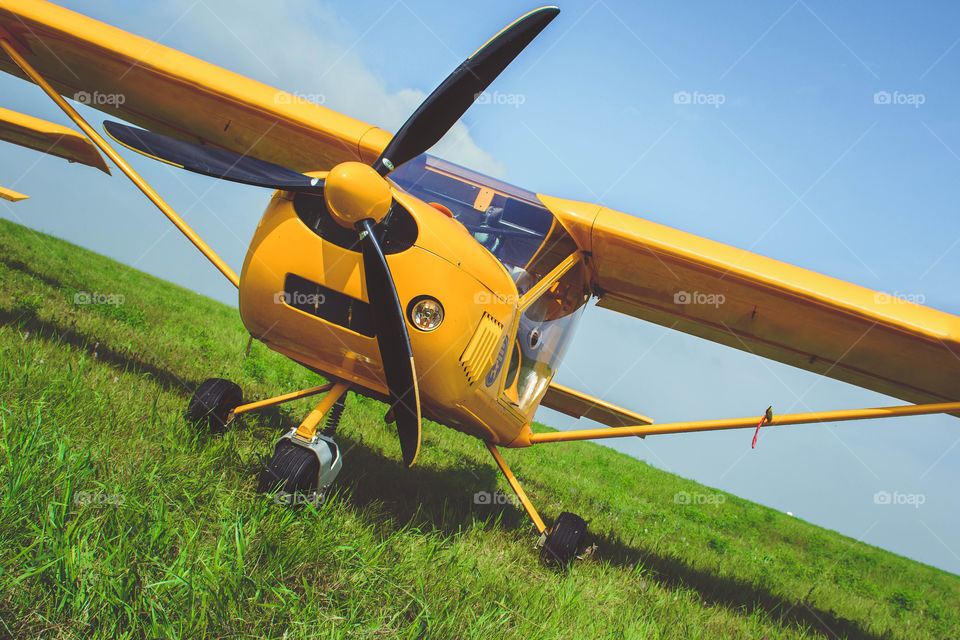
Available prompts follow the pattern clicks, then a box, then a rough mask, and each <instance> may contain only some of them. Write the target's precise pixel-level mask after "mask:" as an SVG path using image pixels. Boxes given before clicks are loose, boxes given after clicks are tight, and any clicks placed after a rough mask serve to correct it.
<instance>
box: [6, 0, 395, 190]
mask: <svg viewBox="0 0 960 640" xmlns="http://www.w3.org/2000/svg"><path fill="white" fill-rule="evenodd" d="M3 32H6V36H4V35H3ZM0 37H6V38H7V39H9V40H11V41H12V43H13V44H14V46H16V47H17V48H18V49H19V50H20V52H21V54H22V55H23V56H24V57H25V58H26V60H27V62H29V63H30V64H31V65H33V66H34V67H35V68H36V69H37V70H38V71H39V72H40V74H41V75H43V76H44V77H45V78H46V79H47V80H48V81H49V82H50V83H51V84H52V85H53V86H54V88H56V90H57V91H59V92H60V93H61V94H62V95H64V96H66V97H68V98H73V99H74V100H77V101H79V102H84V103H86V104H88V105H89V106H92V107H95V108H97V109H99V110H101V111H104V112H106V113H110V114H112V115H115V116H117V117H119V118H122V119H124V120H127V121H128V122H132V123H133V124H136V125H139V126H141V127H144V128H146V129H150V130H151V131H156V132H158V133H164V134H167V135H171V136H174V137H178V138H181V139H183V140H189V141H193V142H202V143H205V144H211V145H214V146H218V147H221V148H224V149H229V150H231V151H235V152H237V153H242V154H246V155H251V156H254V157H257V158H261V159H263V160H267V161H269V162H274V163H276V164H280V165H283V166H286V167H289V168H291V169H294V170H296V171H309V170H326V169H329V168H330V167H332V166H334V165H335V164H338V163H340V162H343V161H347V160H361V161H363V162H366V163H371V162H373V161H374V160H375V159H376V158H377V156H378V155H379V154H380V151H382V150H383V148H384V147H385V146H386V144H387V142H389V140H390V134H389V133H387V132H385V131H383V130H381V129H378V128H376V127H373V126H371V125H368V124H365V123H363V122H360V121H359V120H355V119H353V118H349V117H347V116H344V115H341V114H339V113H337V112H335V111H331V110H330V109H326V108H324V107H321V106H319V105H316V104H313V103H311V102H307V101H305V100H303V99H300V98H298V97H297V96H293V95H291V94H289V93H287V92H285V91H279V90H277V89H274V88H272V87H269V86H267V85H265V84H261V83H259V82H256V81H254V80H250V79H249V78H245V77H244V76H241V75H238V74H236V73H232V72H230V71H227V70H225V69H222V68H220V67H217V66H215V65H212V64H209V63H207V62H204V61H202V60H198V59H197V58H194V57H191V56H188V55H186V54H184V53H181V52H179V51H176V50H174V49H170V48H168V47H165V46H163V45H160V44H157V43H155V42H152V41H150V40H147V39H145V38H141V37H139V36H135V35H133V34H130V33H127V32H126V31H123V30H121V29H117V28H115V27H111V26H110V25H107V24H104V23H102V22H98V21H96V20H93V19H92V18H88V17H86V16H83V15H81V14H78V13H75V12H73V11H69V10H68V9H64V8H63V7H59V6H57V5H54V4H50V3H48V2H42V1H40V0H4V2H3V3H0ZM0 69H2V70H3V71H6V72H7V73H11V74H14V75H17V76H20V77H24V75H23V73H22V72H21V71H20V69H19V68H18V67H17V66H16V65H15V64H14V63H13V61H11V60H10V59H9V58H8V57H7V56H5V55H3V54H2V53H0Z"/></svg>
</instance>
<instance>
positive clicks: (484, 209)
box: [390, 155, 590, 418]
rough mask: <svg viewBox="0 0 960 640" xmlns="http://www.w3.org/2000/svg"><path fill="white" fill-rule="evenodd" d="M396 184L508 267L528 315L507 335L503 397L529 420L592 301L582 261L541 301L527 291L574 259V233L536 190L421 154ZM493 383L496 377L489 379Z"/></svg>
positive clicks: (401, 170)
mask: <svg viewBox="0 0 960 640" xmlns="http://www.w3.org/2000/svg"><path fill="white" fill-rule="evenodd" d="M390 180H392V181H393V182H394V183H395V184H396V185H397V186H398V187H400V188H401V189H403V190H404V191H407V192H408V193H410V194H411V195H413V196H415V197H417V198H419V199H420V200H423V201H424V202H427V203H431V204H435V205H441V208H446V209H448V210H449V211H450V213H451V215H452V216H453V217H454V218H455V219H456V220H457V221H458V222H460V223H461V224H462V225H463V226H464V227H465V228H466V230H467V231H468V232H469V233H470V234H471V235H472V236H473V237H474V239H475V240H476V241H477V242H478V243H480V244H481V245H483V247H485V248H486V249H487V250H488V251H489V252H490V253H491V254H493V255H494V257H496V258H497V260H499V261H500V263H501V264H502V265H503V266H504V267H505V268H506V270H507V271H508V272H509V273H510V275H511V277H512V278H513V281H514V283H515V284H516V286H517V293H518V295H519V296H520V298H519V302H520V305H521V306H522V307H524V312H523V314H522V316H521V317H520V319H519V322H518V325H517V327H516V333H515V334H511V335H510V336H507V337H506V338H505V344H504V347H503V348H504V350H505V351H507V352H509V354H510V355H509V356H508V358H507V362H508V365H507V366H506V367H504V369H505V371H504V372H502V375H501V376H499V377H498V378H497V379H498V383H499V384H500V385H501V387H500V389H501V393H502V395H503V397H504V398H505V399H506V400H507V401H508V402H510V403H511V404H513V405H515V406H516V407H517V408H518V409H519V410H520V411H522V412H525V413H528V414H529V417H531V418H532V414H533V411H534V410H535V408H536V406H537V403H538V402H539V400H540V398H541V397H542V396H543V393H544V392H545V391H546V387H547V385H548V384H549V382H550V380H551V379H552V378H553V375H554V374H555V373H556V369H557V367H558V366H559V364H560V359H561V358H562V355H563V353H564V351H565V350H566V347H567V345H568V343H569V341H570V338H571V337H572V335H573V331H574V328H575V326H576V321H577V319H578V318H579V314H578V313H577V311H579V310H581V309H582V308H583V307H584V305H585V304H586V301H587V300H588V299H589V295H590V287H589V280H588V277H587V274H586V269H585V268H584V266H583V263H582V262H577V263H576V264H575V266H573V267H572V268H571V269H570V270H569V271H567V272H566V273H565V274H564V275H563V276H562V277H561V278H560V279H559V280H558V281H557V282H555V283H554V284H553V285H552V286H550V287H548V288H546V289H545V290H544V291H543V292H542V293H541V294H540V295H539V296H538V297H537V299H536V300H525V299H524V297H523V296H524V294H525V293H526V292H527V291H529V290H530V289H531V288H533V287H534V286H535V285H536V284H537V283H538V282H540V281H541V280H543V279H544V278H545V277H547V276H548V274H550V272H551V271H552V270H553V269H554V268H555V267H557V266H558V265H560V264H561V263H562V262H563V261H564V260H565V259H567V258H568V257H569V256H571V255H573V254H575V253H577V252H578V247H577V244H576V242H575V241H574V240H573V238H571V237H570V234H569V233H568V232H567V231H566V229H565V228H564V227H563V225H561V224H560V223H559V222H558V221H557V219H556V218H555V217H554V215H553V214H552V213H550V211H549V210H548V209H547V208H546V207H544V206H543V204H541V203H540V201H539V200H538V199H537V196H536V194H534V193H531V192H529V191H525V190H523V189H519V188H517V187H514V186H512V185H509V184H506V183H504V182H501V181H499V180H496V179H494V178H490V177H488V176H484V175H482V174H479V173H476V172H474V171H470V170H469V169H465V168H463V167H460V166H458V165H455V164H453V163H450V162H446V161H444V160H440V159H439V158H434V157H431V156H428V155H422V156H420V157H419V158H416V159H414V160H411V161H410V162H408V163H407V164H405V165H403V166H401V167H400V168H398V169H397V170H395V171H394V172H393V173H391V174H390ZM488 384H492V380H491V382H490V383H488Z"/></svg>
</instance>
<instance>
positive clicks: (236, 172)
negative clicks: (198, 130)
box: [103, 120, 323, 193]
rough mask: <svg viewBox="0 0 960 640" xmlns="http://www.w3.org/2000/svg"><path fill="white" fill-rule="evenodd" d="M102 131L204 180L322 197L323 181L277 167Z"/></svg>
mask: <svg viewBox="0 0 960 640" xmlns="http://www.w3.org/2000/svg"><path fill="white" fill-rule="evenodd" d="M103 128H104V130H106V132H107V135H109V136H110V137H111V138H113V139H114V140H116V141H117V142H119V143H120V144H122V145H123V146H125V147H127V148H128V149H132V150H133V151H136V152H137V153H142V154H143V155H145V156H149V157H151V158H153V159H154V160H160V161H162V162H166V163H167V164H172V165H173V166H175V167H179V168H181V169H186V170H187V171H193V172H194V173H202V174H203V175H205V176H211V177H214V178H220V179H221V180H229V181H230V182H241V183H243V184H250V185H253V186H255V187H267V188H269V189H284V190H288V191H304V192H308V193H321V192H322V191H323V180H321V179H320V178H311V177H310V176H305V175H303V174H302V173H300V172H298V171H294V170H293V169H287V168H286V167H281V166H280V165H278V164H273V163H272V162H267V161H265V160H258V159H257V158H253V157H250V156H242V155H240V154H239V153H234V152H233V151H226V150H224V149H217V148H215V147H209V146H206V145H202V144H196V143H193V142H184V141H183V140H177V139H176V138H171V137H169V136H164V135H161V134H159V133H152V132H150V131H147V130H145V129H137V128H135V127H128V126H127V125H125V124H120V123H119V122H111V121H109V120H108V121H106V122H104V123H103Z"/></svg>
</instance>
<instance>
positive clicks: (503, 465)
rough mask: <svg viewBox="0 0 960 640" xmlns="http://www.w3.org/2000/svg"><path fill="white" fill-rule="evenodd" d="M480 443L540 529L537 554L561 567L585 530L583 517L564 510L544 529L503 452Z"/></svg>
mask: <svg viewBox="0 0 960 640" xmlns="http://www.w3.org/2000/svg"><path fill="white" fill-rule="evenodd" d="M484 444H486V445H487V449H489V450H490V454H491V455H492V456H493V459H494V461H496V463H497V466H498V467H500V471H502V472H503V475H504V476H506V478H507V482H508V483H510V488H511V489H513V492H514V493H516V494H517V498H518V499H519V500H520V504H522V505H523V509H524V511H526V512H527V515H528V516H529V517H530V520H532V521H533V525H534V526H535V527H536V528H537V531H538V532H539V533H540V536H541V538H540V539H541V541H542V542H543V547H542V548H541V550H540V558H541V559H542V560H543V561H544V562H547V563H549V564H555V565H557V566H559V567H561V568H564V567H566V566H567V565H568V564H569V563H570V561H571V560H572V559H573V558H574V556H576V553H577V549H578V548H579V546H580V543H581V542H582V541H583V536H584V534H586V532H587V523H586V521H585V520H584V519H583V518H581V517H580V516H578V515H574V514H572V513H569V512H567V511H564V512H563V513H561V514H560V516H559V517H558V518H557V520H556V522H554V523H553V526H552V527H550V528H549V529H548V528H547V526H546V525H545V524H544V522H543V519H542V518H541V517H540V514H539V513H537V510H536V509H535V508H534V507H533V503H531V502H530V498H528V497H527V494H526V493H525V492H524V490H523V487H521V486H520V483H519V482H518V481H517V478H516V476H514V475H513V472H511V471H510V467H508V466H507V462H506V461H505V460H504V459H503V456H501V455H500V451H499V450H498V449H497V447H496V445H494V444H492V443H490V442H485V443H484Z"/></svg>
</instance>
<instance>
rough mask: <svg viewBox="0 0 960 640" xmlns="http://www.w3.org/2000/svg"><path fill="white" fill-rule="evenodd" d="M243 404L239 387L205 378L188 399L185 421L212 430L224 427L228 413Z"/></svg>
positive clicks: (231, 383)
mask: <svg viewBox="0 0 960 640" xmlns="http://www.w3.org/2000/svg"><path fill="white" fill-rule="evenodd" d="M242 402H243V391H242V390H241V389H240V387H239V386H238V385H237V384H236V383H233V382H230V381H229V380H224V379H223V378H207V379H206V380H204V381H203V382H202V383H200V386H199V387H197V390H196V391H194V393H193V397H192V398H190V404H189V405H188V406H187V419H188V420H190V421H191V422H196V423H197V424H202V425H205V426H207V427H209V428H211V429H213V430H220V429H223V428H224V427H226V425H227V418H228V417H229V416H230V412H231V411H233V410H234V409H236V408H237V407H239V406H240V404H241V403H242Z"/></svg>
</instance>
